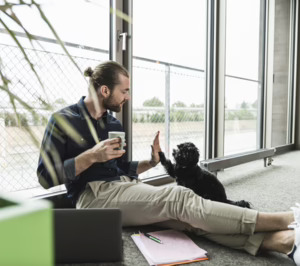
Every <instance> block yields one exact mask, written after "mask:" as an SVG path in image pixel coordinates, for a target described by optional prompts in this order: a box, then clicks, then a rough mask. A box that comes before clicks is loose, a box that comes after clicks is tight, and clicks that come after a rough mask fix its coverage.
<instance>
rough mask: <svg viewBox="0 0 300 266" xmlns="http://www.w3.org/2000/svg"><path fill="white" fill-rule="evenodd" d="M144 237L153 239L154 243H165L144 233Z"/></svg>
mask: <svg viewBox="0 0 300 266" xmlns="http://www.w3.org/2000/svg"><path fill="white" fill-rule="evenodd" d="M144 236H146V237H148V238H149V239H151V240H153V241H155V242H157V243H159V244H162V243H163V242H162V241H161V240H160V239H158V238H157V237H155V236H152V235H149V234H148V233H144Z"/></svg>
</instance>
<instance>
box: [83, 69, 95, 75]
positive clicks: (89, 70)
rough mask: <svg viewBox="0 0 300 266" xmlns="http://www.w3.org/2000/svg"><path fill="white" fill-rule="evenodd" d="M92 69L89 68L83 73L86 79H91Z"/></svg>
mask: <svg viewBox="0 0 300 266" xmlns="http://www.w3.org/2000/svg"><path fill="white" fill-rule="evenodd" d="M93 72H94V71H93V69H92V68H91V67H88V68H87V69H86V70H85V71H84V73H83V74H84V76H86V77H91V76H92V75H93Z"/></svg>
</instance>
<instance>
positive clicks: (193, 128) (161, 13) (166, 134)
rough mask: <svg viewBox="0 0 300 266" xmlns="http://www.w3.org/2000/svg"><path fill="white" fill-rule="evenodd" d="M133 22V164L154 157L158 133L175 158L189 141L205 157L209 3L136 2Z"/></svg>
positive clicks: (156, 171)
mask: <svg viewBox="0 0 300 266" xmlns="http://www.w3.org/2000/svg"><path fill="white" fill-rule="evenodd" d="M170 11H171V12H170ZM133 21H134V23H133V56H134V58H133V81H132V91H133V96H132V101H133V125H132V127H133V137H132V141H133V159H135V160H139V159H144V158H145V157H146V158H147V156H148V157H149V156H150V146H149V145H150V143H151V142H152V140H153V137H154V135H155V132H156V131H158V130H159V131H160V132H161V146H162V148H163V151H164V152H165V153H166V155H167V156H168V157H169V158H170V159H171V157H172V149H173V148H176V145H178V144H180V143H182V142H186V141H192V142H194V143H195V144H196V145H197V146H198V148H199V149H200V152H201V154H203V153H202V151H203V145H204V107H205V106H204V98H205V88H204V86H205V80H204V66H205V43H206V37H205V34H206V1H204V0H201V1H199V0H185V1H182V0H175V1H174V0H165V1H160V0H154V1H147V0H134V1H133ZM164 173H165V172H164V171H163V169H161V168H160V167H159V166H158V167H156V168H155V169H153V170H152V171H149V172H148V173H146V174H145V175H143V176H142V178H145V177H149V176H153V175H159V174H164Z"/></svg>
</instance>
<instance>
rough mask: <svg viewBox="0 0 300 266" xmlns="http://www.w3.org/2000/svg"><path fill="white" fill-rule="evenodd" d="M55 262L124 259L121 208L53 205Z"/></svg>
mask: <svg viewBox="0 0 300 266" xmlns="http://www.w3.org/2000/svg"><path fill="white" fill-rule="evenodd" d="M54 226H55V228H54V232H55V233H54V237H55V240H54V243H55V259H56V263H89V262H98V263H99V262H108V261H111V262H112V261H121V260H122V257H123V254H122V251H123V249H122V221H121V211H120V210H119V209H54Z"/></svg>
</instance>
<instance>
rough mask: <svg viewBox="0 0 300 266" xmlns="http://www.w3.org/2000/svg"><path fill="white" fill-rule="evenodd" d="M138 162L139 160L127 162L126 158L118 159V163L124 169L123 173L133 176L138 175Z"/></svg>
mask: <svg viewBox="0 0 300 266" xmlns="http://www.w3.org/2000/svg"><path fill="white" fill-rule="evenodd" d="M138 164H139V162H138V161H131V162H126V161H124V160H117V165H118V167H119V168H120V169H121V170H122V171H123V174H125V175H128V176H130V177H132V178H137V177H138V174H137V173H136V170H137V167H138Z"/></svg>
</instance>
